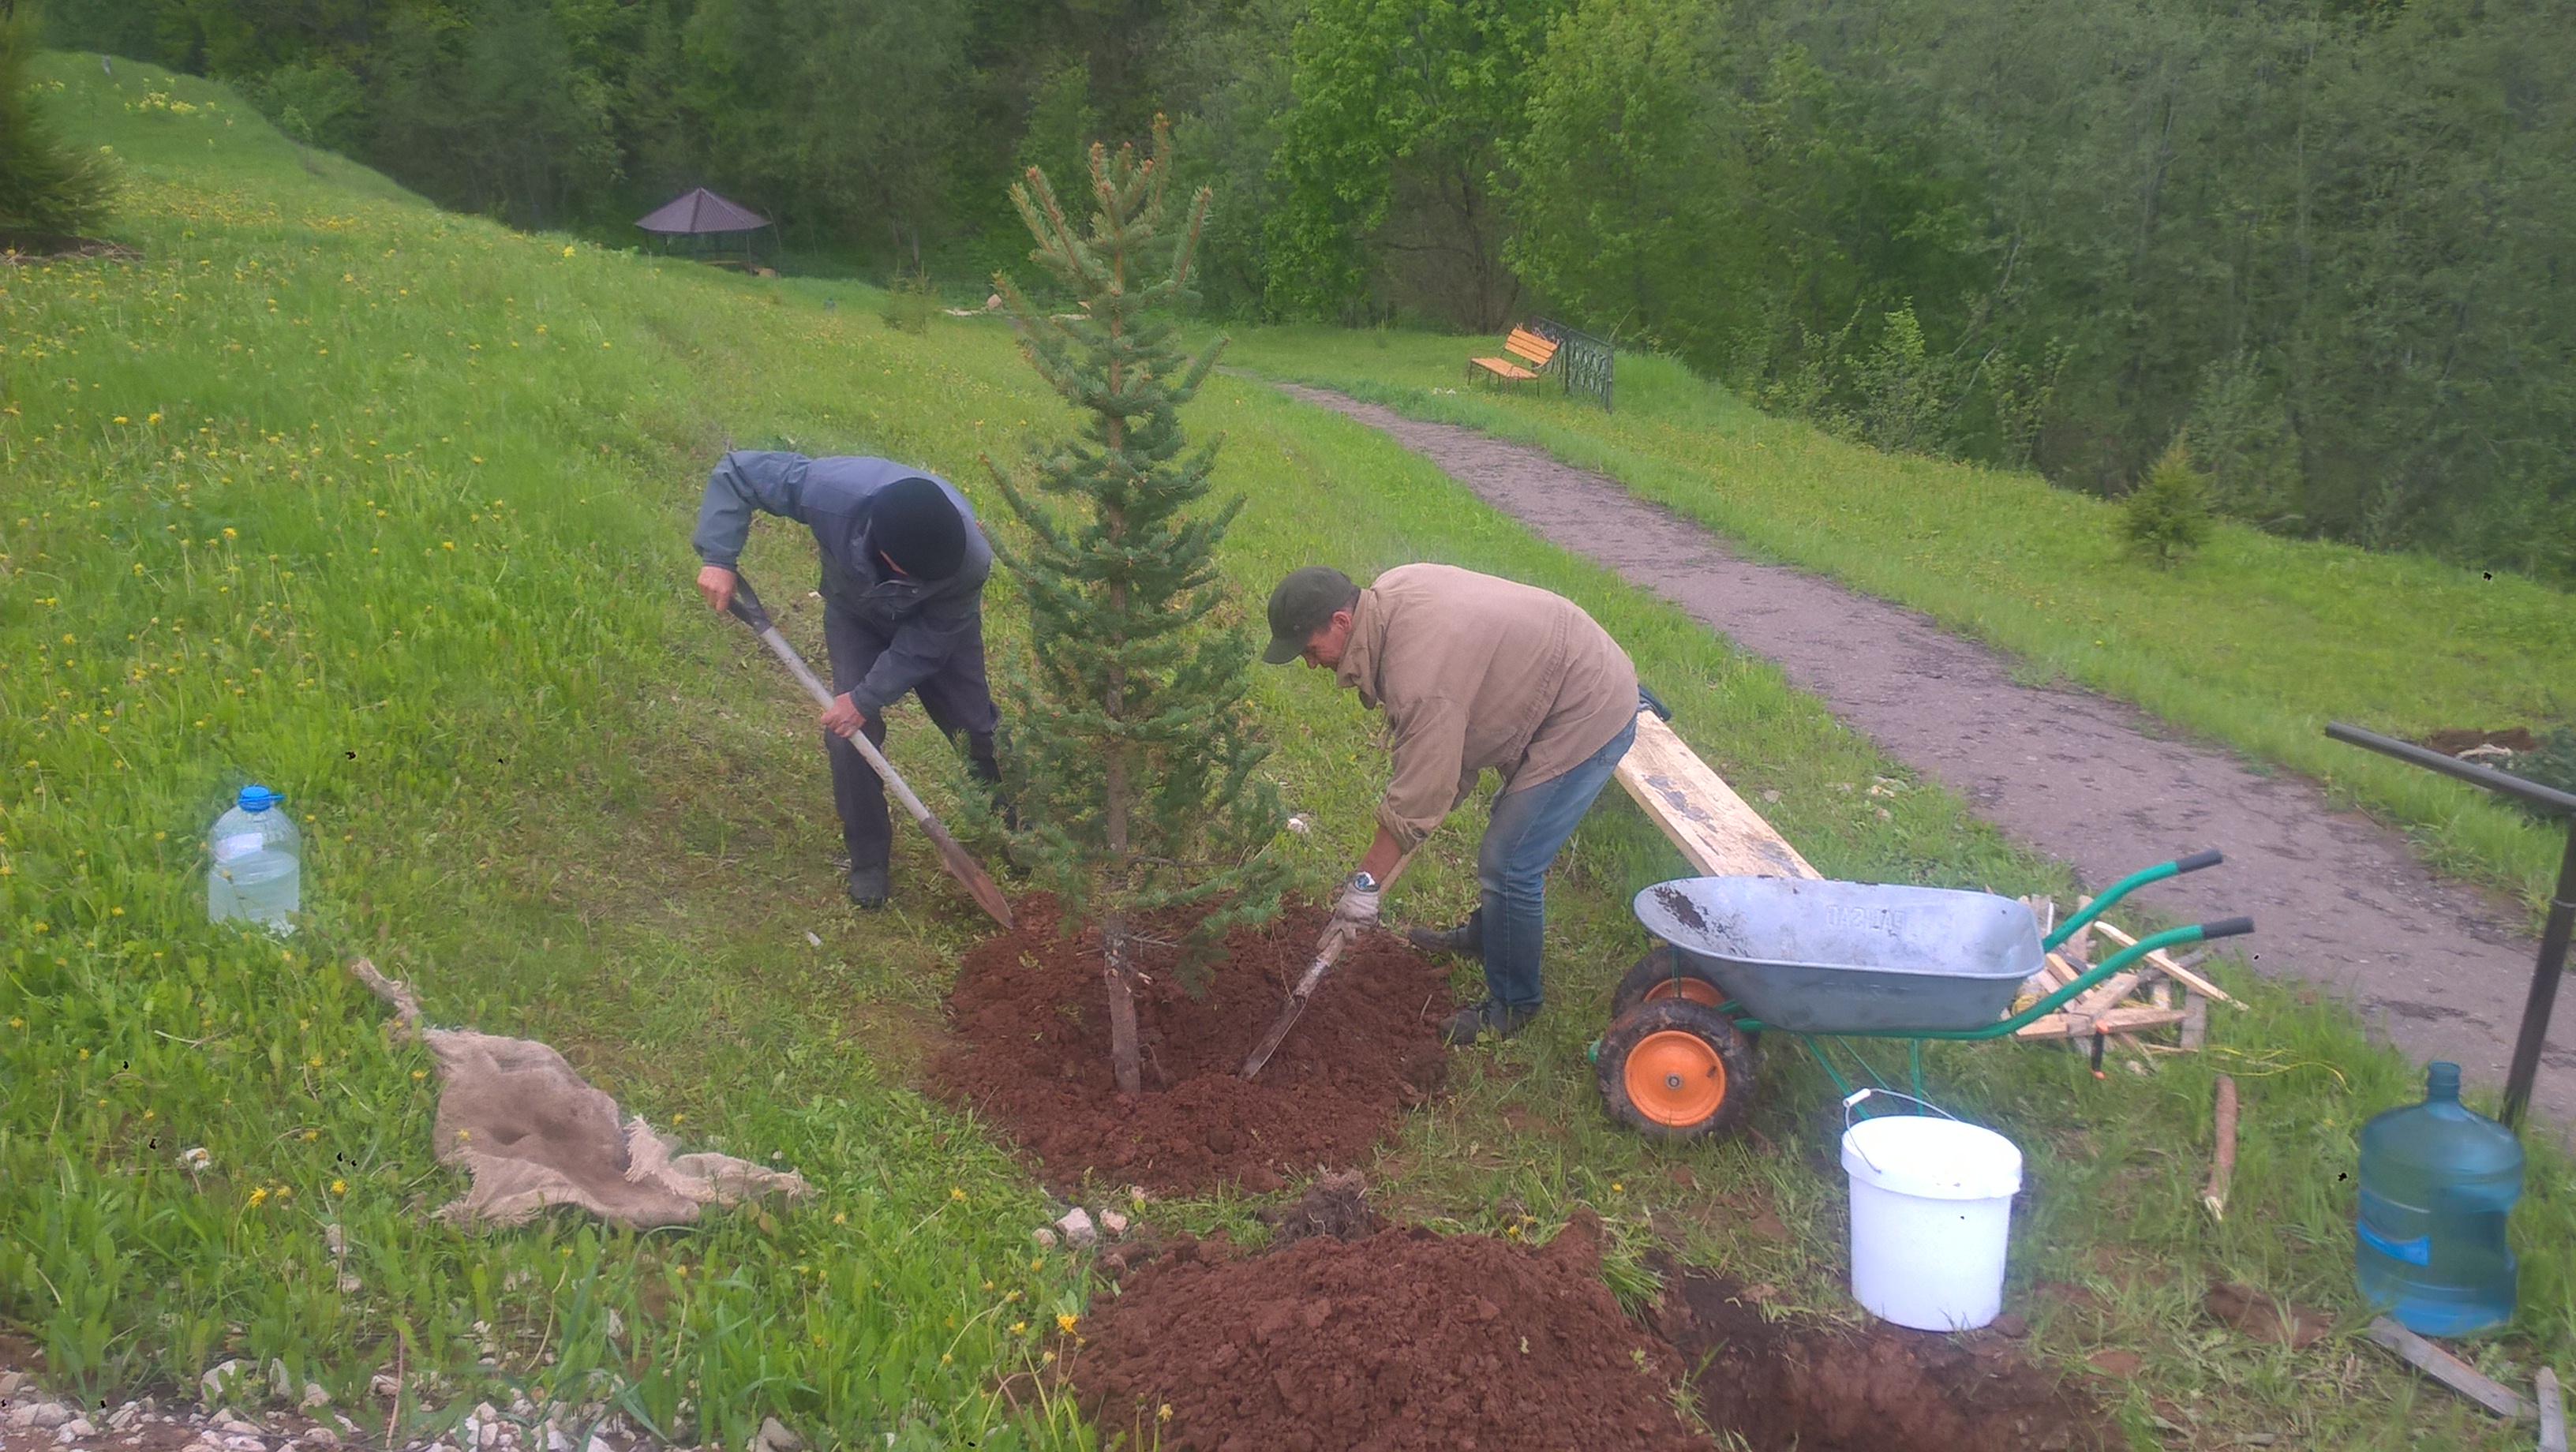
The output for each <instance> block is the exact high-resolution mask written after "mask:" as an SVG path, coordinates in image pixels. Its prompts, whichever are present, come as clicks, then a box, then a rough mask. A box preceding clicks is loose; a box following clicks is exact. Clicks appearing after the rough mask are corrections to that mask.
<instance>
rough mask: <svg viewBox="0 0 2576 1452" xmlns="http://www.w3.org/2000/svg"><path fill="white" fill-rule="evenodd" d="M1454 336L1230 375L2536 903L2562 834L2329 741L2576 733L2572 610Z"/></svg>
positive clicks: (2414, 561) (1660, 365) (2460, 575)
mask: <svg viewBox="0 0 2576 1452" xmlns="http://www.w3.org/2000/svg"><path fill="white" fill-rule="evenodd" d="M1476 346H1477V345H1476V344H1475V343H1474V342H1472V341H1471V340H1465V339H1458V338H1446V337H1436V336H1429V335H1425V334H1419V333H1378V334H1353V333H1347V332H1342V331H1339V330H1332V329H1320V328H1264V329H1260V330H1257V331H1255V332H1253V333H1251V334H1249V335H1247V336H1246V337H1245V338H1244V339H1243V340H1242V342H1241V343H1240V344H1239V345H1238V346H1237V347H1236V349H1235V350H1234V354H1233V356H1234V360H1235V361H1236V362H1237V363H1239V364H1242V365H1244V366H1247V367H1251V368H1256V369H1259V370H1261V371H1262V372H1264V373H1266V374H1269V375H1272V376H1276V377H1282V378H1297V379H1304V380H1309V381H1313V382H1318V383H1324V384H1328V385H1332V386H1337V387H1341V388H1345V389H1347V390H1349V391H1352V392H1354V393H1358V394H1360V395H1362V396H1365V397H1369V398H1373V399H1376V400H1378V401H1380V402H1384V403H1388V404H1391V405H1393V406H1395V407H1397V408H1400V409H1402V410H1404V411H1406V412H1408V413H1411V414H1413V415H1415V416H1417V417H1421V418H1435V419H1443V420H1448V421H1452V422H1457V423H1465V424H1470V425H1473V426H1474V427H1477V428H1482V429H1487V430H1490V431H1492V432H1495V433H1498V434H1502V435H1505V436H1507V437H1511V438H1517V439H1521V440H1524V441H1526V442H1529V443H1534V444H1537V445H1539V446H1541V447H1543V448H1546V449H1547V450H1549V451H1550V452H1552V453H1554V454H1556V455H1557V456H1558V457H1560V458H1563V459H1565V460H1568V461H1569V462H1572V463H1575V464H1579V465H1582V466H1584V467H1587V468H1593V469H1598V470H1601V471H1602V472H1604V473H1606V474H1609V475H1611V476H1613V477H1615V478H1617V479H1619V480H1620V481H1621V482H1623V483H1625V484H1626V485H1628V487H1629V488H1630V489H1632V490H1634V491H1635V492H1636V493H1637V494H1639V495H1640V496H1642V497H1644V498H1647V499H1652V500H1655V501H1656V502H1658V503H1661V504H1664V505H1666V506H1669V507H1670V508H1672V509H1675V510H1677V511H1679V512H1681V513H1682V514H1684V515H1687V516H1689V517H1692V518H1695V519H1698V520H1700V521H1702V522H1703V523H1705V524H1707V525H1709V526H1710V527H1711V528H1714V529H1716V530H1718V531H1720V532H1721V533H1723V534H1724V535H1726V536H1727V537H1728V538H1730V539H1733V540H1737V541H1740V542H1741V543H1742V544H1744V545H1746V546H1749V547H1750V548H1751V549H1753V550H1754V551H1756V552H1758V553H1760V554H1761V555H1763V556H1765V557H1768V558H1774V559H1779V560H1784V561H1787V562H1788V563H1791V564H1796V565H1801V566H1804V567H1806V568H1809V569H1812V570H1817V571H1820V572H1822V573H1825V574H1829V575H1832V576H1834V577H1835V578H1837V579H1840V580H1843V581H1845V582H1846V583H1848V584H1850V585H1852V586H1853V587H1854V588H1856V589H1860V590H1863V591H1866V592H1868V593H1870V594H1872V595H1877V596H1879V597H1881V598H1884V599H1889V600H1895V601H1898V602H1900V603H1903V604H1906V605H1910V606H1913V607H1914V608H1916V609H1919V610H1922V611H1924V612H1926V613H1928V614H1930V615H1931V616H1933V617H1934V618H1935V619H1937V620H1939V621H1941V622H1942V623H1943V624H1945V625H1947V626H1949V627H1950V628H1952V629H1954V630H1958V631H1960V632H1962V633H1964V634H1968V635H1972V636H1975V637H1977V638H1979V639H1982V640H1985V641H1987V642H1989V643H1991V644H1993V645H1995V646H1998V647H2000V648H2001V649H2003V650H2005V651H2007V652H2010V653H2011V654H2012V655H2013V656H2015V657H2016V658H2018V659H2019V660H2020V661H2022V662H2023V663H2024V668H2025V669H2026V670H2027V671H2028V672H2029V673H2030V674H2031V675H2032V676H2034V677H2036V678H2040V679H2047V678H2051V677H2058V678H2063V679H2066V680H2070V681H2075V682H2078V683H2080V684H2082V685H2086V686H2090V687H2092V688H2093V689H2095V690H2099V691H2104V692H2107V693H2109V694H2111V695H2115V696H2121V697H2125V698H2127V699H2129V700H2132V701H2135V702H2137V703H2138V704H2139V705H2142V706H2144V707H2146V708H2147V709H2148V710H2150V711H2153V712H2154V713H2156V714H2157V715H2159V716H2161V717H2163V718H2164V719H2165V720H2167V721H2171V722H2173V723H2175V724H2176V725H2179V726H2183V727H2186V728H2188V729H2190V730H2192V731H2195V732H2200V733H2203V734H2205V735H2207V736H2210V737H2213V738H2216V739H2217V740H2219V741H2222V742H2225V743H2226V744H2227V745H2229V746H2232V747H2234V748H2236V749H2237V750H2238V751H2241V752H2243V753H2244V754H2245V755H2247V756H2248V757H2251V758H2253V759H2255V760H2257V761H2261V762H2269V763H2273V764H2276V765H2280V766H2286V767H2289V768H2291V769H2293V770H2296V771H2300V772H2304V773H2306V774H2307V775H2309V776H2311V777H2314V778H2316V779H2318V780H2320V781H2322V782H2325V783H2326V784H2327V785H2328V786H2329V787H2330V788H2332V789H2333V790H2334V791H2335V792H2336V793H2337V794H2338V795H2340V796H2343V797H2346V798H2348V799H2350V800H2353V801H2356V802H2358V803H2360V804H2362V805H2364V806H2367V807H2369V808H2371V809H2372V810H2374V811H2376V812H2378V813H2380V814H2381V815H2383V816H2385V817H2387V818H2389V819H2391V820H2393V821H2396V822H2399V823H2402V824H2403V825H2404V826H2406V827H2407V828H2409V829H2411V830H2412V831H2413V832H2414V833H2415V834H2416V836H2417V838H2418V839H2419V840H2420V841H2421V842H2422V844H2423V846H2424V848H2425V850H2426V852H2427V855H2428V856H2430V857H2431V859H2432V860H2434V861H2435V862H2437V863H2438V864H2440V865H2441V866H2443V867H2445V868H2448V869H2449V870H2451V871H2454V872H2458V873H2461V874H2464V875H2467V876H2470V877H2474V878H2479V879H2482V880H2485V881H2487V882H2491V883H2494V884H2496V885H2499V886H2502V887H2504V888H2506V889H2508V890H2509V891H2512V892H2514V893H2516V894H2517V895H2519V896H2520V897H2522V898H2523V899H2524V900H2525V901H2526V902H2527V903H2530V904H2532V905H2533V906H2534V909H2535V911H2537V910H2538V908H2539V907H2541V906H2542V905H2545V903H2546V901H2547V898H2546V894H2547V891H2548V888H2549V885H2550V883H2551V882H2552V881H2554V880H2555V877H2556V872H2557V867H2558V859H2559V855H2560V853H2561V851H2562V850H2563V847H2564V844H2565V841H2566V836H2565V833H2564V831H2563V830H2561V829H2557V828H2544V827H2540V826H2536V825H2534V824H2533V823H2532V822H2531V820H2530V819H2529V818H2527V817H2525V816H2523V815H2522V814H2521V813H2520V812H2518V811H2516V810H2514V809H2512V808H2510V807H2506V806H2500V805H2498V804H2496V802H2495V801H2494V800H2493V799H2492V798H2490V797H2489V796H2488V795H2487V794H2486V793H2485V792H2482V791H2480V790H2478V789H2476V788H2473V787H2466V786H2460V785H2457V784H2455V783H2452V782H2450V781H2448V780H2446V779H2444V778H2441V777H2437V776H2434V775H2432V774H2431V773H2429V772H2426V771H2423V770H2422V769H2420V768H2417V767H2411V766H2405V765H2401V764H2399V763H2396V762H2392V761H2389V760H2386V759H2385V758H2381V757H2376V756H2373V755H2371V754H2370V753H2367V752H2364V751H2360V750H2357V749H2355V748H2353V747H2349V746H2344V745H2341V744H2340V743H2336V742H2331V741H2328V740H2326V738H2325V735H2324V725H2325V723H2326V722H2327V721H2328V720H2332V719H2337V718H2340V719H2344V720H2350V721H2354V722H2357V723H2358V724H2361V725H2364V726H2368V727H2371V728H2372V729H2374V730H2380V731H2387V732H2391V733H2393V734H2396V735H2401V736H2414V735H2420V734H2421V733H2424V732H2427V731H2433V730H2438V729H2441V728H2444V727H2478V728H2501V727H2505V726H2513V725H2529V726H2541V725H2547V724H2554V723H2563V722H2576V596H2570V595H2569V594H2567V593H2566V592H2564V591H2560V590H2556V589H2552V588H2550V587H2548V586H2546V585H2541V584H2537V583H2534V582H2533V581H2531V580H2528V579H2524V578H2521V577H2519V576H2512V575H2497V576H2494V577H2492V578H2490V577H2488V576H2487V575H2485V574H2483V573H2481V572H2480V571H2476V570H2464V569H2460V568H2458V567H2455V566H2451V565H2445V564H2441V563H2438V562H2435V561H2433V560H2430V559H2426V558H2423V557H2420V556H2414V555H2402V554H2372V553H2369V552H2366V551H2363V550H2358V549H2353V548H2350V547H2348V546H2344V545H2336V544H2323V543H2318V542H2315V541H2310V540H2294V539H2283V538H2280V537H2277V536H2274V535H2268V534H2264V533H2262V532H2261V531H2259V530H2254V529H2249V528H2246V527H2244V526H2242V525H2235V524H2223V525H2221V526H2220V527H2219V529H2218V532H2217V537H2216V538H2215V539H2214V540H2213V541H2212V542H2211V543H2210V545H2209V546H2208V547H2207V548H2206V549H2204V550H2202V551H2201V552H2200V554H2199V556H2198V557H2197V558H2195V559H2193V560H2192V561H2190V562H2189V563H2188V564H2185V565H2183V566H2182V567H2180V568H2178V569H2171V570H2167V569H2160V568H2157V567H2155V566H2153V565H2150V564H2148V563H2146V562H2144V561H2142V560H2139V559H2137V558H2135V557H2133V556H2131V555H2130V554H2128V553H2127V552H2126V551H2125V550H2124V548H2123V546H2122V543H2121V540H2120V538H2119V517H2120V516H2119V510H2118V507H2117V506H2116V505H2112V504H2108V503H2105V502H2103V501H2101V500H2098V499H2095V498H2093V497H2091V496H2089V495H2084V494H2079V493H2075V492H2072V491H2069V490H2063V489H2055V488H2051V487H2049V485H2047V484H2046V483H2045V482H2043V481H2041V480H2040V479H2039V478H2037V477H2036V476H2034V475H2029V474H2011V473H2004V472H2001V471H1998V470H1993V469H1985V468H1978V467H1973V466H1968V465H1956V464H1943V463H1937V462H1934V461H1932V460H1928V459H1921V458H1891V457H1888V456H1886V455H1883V454H1880V453H1877V452H1875V451H1873V450H1870V449H1867V448H1863V447H1860V446H1858V445H1854V444H1846V443H1842V442H1840V441H1837V440H1834V439H1831V438H1828V437H1826V436H1824V435H1823V434H1821V433H1819V432H1817V431H1816V430H1815V429H1813V428H1811V427H1809V426H1808V425H1806V424H1803V423H1798V422H1794V421H1788V420H1781V419H1774V418H1769V417H1766V416H1764V415H1762V414H1760V413H1757V412H1755V411H1754V410H1753V409H1752V408H1750V407H1748V406H1746V405H1745V404H1744V403H1743V402H1742V401H1741V400H1739V399H1737V398H1735V397H1734V396H1733V395H1732V394H1729V393H1728V392H1726V391H1725V390H1724V389H1722V388H1719V387H1717V386H1715V385H1713V384H1710V383H1708V382H1706V381H1704V380H1702V379H1699V378H1697V377H1694V376H1693V375H1692V374H1691V373H1690V372H1689V371H1688V370H1686V369H1684V368H1682V367H1681V366H1680V365H1679V364H1676V363H1674V362H1672V361H1670V360H1668V359H1664V358H1657V357H1651V356H1646V355H1638V354H1628V355H1622V356H1621V358H1620V359H1619V393H1618V403H1619V408H1618V412H1617V413H1615V414H1612V415H1608V416H1605V415H1603V414H1602V413H1601V411H1600V410H1599V409H1597V408H1593V407H1591V406H1590V405H1588V404H1582V403H1576V402H1570V401H1568V400H1566V399H1564V398H1562V397H1561V396H1554V395H1550V394H1549V393H1547V392H1546V391H1545V390H1543V389H1540V390H1531V391H1528V392H1525V393H1521V394H1515V395H1509V396H1497V395H1495V394H1493V393H1490V392H1487V391H1485V390H1482V389H1478V388H1475V387H1471V386H1468V385H1466V384H1464V383H1463V382H1462V381H1461V374H1462V372H1463V371H1464V361H1465V359H1466V356H1467V353H1468V351H1469V350H1470V349H1471V348H1474V347H1476Z"/></svg>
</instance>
